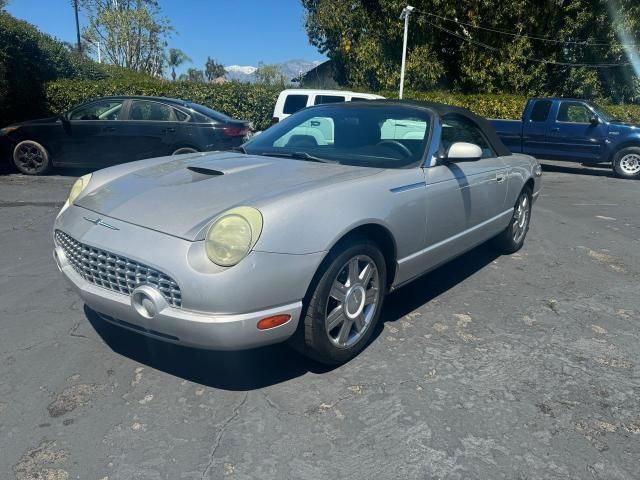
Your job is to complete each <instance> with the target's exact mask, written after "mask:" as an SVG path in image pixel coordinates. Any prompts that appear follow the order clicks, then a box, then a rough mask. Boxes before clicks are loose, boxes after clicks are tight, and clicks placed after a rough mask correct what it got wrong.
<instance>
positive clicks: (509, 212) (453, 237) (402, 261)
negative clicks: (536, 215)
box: [398, 208, 513, 264]
mask: <svg viewBox="0 0 640 480" xmlns="http://www.w3.org/2000/svg"><path fill="white" fill-rule="evenodd" d="M505 215H513V208H510V209H509V210H505V211H504V212H502V213H500V214H498V215H496V216H495V217H492V218H490V219H488V220H485V221H484V222H482V223H479V224H478V225H476V226H474V227H471V228H468V229H467V230H464V231H462V232H460V233H458V234H456V235H453V236H452V237H449V238H446V239H444V240H442V241H440V242H438V243H435V244H433V245H429V246H428V247H427V248H423V249H422V250H419V251H417V252H415V253H412V254H411V255H409V256H406V257H404V258H401V259H400V260H398V264H401V263H404V262H407V261H409V260H413V259H414V258H416V257H419V256H421V255H424V254H425V253H428V252H430V251H431V250H435V249H436V248H439V247H441V246H443V245H445V244H447V243H449V242H451V241H453V240H457V239H458V238H461V237H463V236H465V235H467V234H469V233H472V232H474V231H476V230H479V229H481V228H482V227H485V226H487V225H489V224H490V223H492V222H495V221H496V220H498V219H500V218H501V217H504V216H505Z"/></svg>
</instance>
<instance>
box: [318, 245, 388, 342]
mask: <svg viewBox="0 0 640 480" xmlns="http://www.w3.org/2000/svg"><path fill="white" fill-rule="evenodd" d="M379 300H380V274H379V272H378V269H377V268H376V264H375V262H374V261H373V260H372V259H371V258H370V257H368V256H367V255H358V256H356V257H353V258H352V259H350V260H349V261H348V262H347V263H345V264H344V265H343V266H342V268H340V270H339V271H338V275H337V276H336V278H335V279H334V280H333V284H332V286H331V291H330V292H329V298H328V299H327V305H326V310H325V329H326V332H327V336H328V337H329V340H330V341H331V343H332V344H333V345H335V346H336V347H339V348H349V347H351V346H352V345H354V344H355V343H357V342H358V340H360V339H361V338H362V336H363V335H364V334H365V332H366V331H367V330H368V329H369V327H370V325H371V321H372V320H373V318H374V316H375V314H376V310H377V308H378V304H379V303H380V301H379Z"/></svg>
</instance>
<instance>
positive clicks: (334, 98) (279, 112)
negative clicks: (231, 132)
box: [271, 88, 384, 123]
mask: <svg viewBox="0 0 640 480" xmlns="http://www.w3.org/2000/svg"><path fill="white" fill-rule="evenodd" d="M380 99H384V97H381V96H380V95H374V94H372V93H357V92H349V91H345V90H315V89H304V88H290V89H287V90H283V91H282V92H280V95H278V100H277V101H276V106H275V108H274V110H273V118H272V120H271V123H278V122H279V121H281V120H284V119H285V118H287V117H288V116H289V115H291V114H294V113H296V112H297V111H299V110H302V109H303V108H306V107H310V106H312V105H322V104H325V103H339V102H352V101H358V100H380Z"/></svg>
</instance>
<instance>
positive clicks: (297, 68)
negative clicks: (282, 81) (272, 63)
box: [224, 59, 322, 83]
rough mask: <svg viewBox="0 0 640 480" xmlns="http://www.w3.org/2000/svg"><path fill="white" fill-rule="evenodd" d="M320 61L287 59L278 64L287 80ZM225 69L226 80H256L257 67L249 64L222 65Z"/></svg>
mask: <svg viewBox="0 0 640 480" xmlns="http://www.w3.org/2000/svg"><path fill="white" fill-rule="evenodd" d="M321 63H322V62H319V61H317V60H316V61H309V60H301V59H295V60H288V61H286V62H283V63H279V64H278V66H279V67H280V70H282V73H283V74H284V76H285V78H286V79H287V82H289V81H291V79H292V78H296V77H298V76H300V75H302V74H303V73H306V72H308V71H309V70H311V69H312V68H315V67H317V66H318V65H319V64H321ZM224 69H225V70H226V71H227V73H226V75H225V78H227V79H228V80H238V81H240V82H248V83H253V82H255V81H256V77H255V73H256V70H257V69H258V67H253V66H251V65H244V66H243V65H229V66H226V67H224Z"/></svg>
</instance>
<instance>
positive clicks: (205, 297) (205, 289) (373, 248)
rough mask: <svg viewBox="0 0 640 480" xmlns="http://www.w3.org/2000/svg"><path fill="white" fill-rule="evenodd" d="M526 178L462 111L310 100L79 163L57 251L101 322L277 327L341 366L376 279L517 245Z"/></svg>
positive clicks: (221, 339) (154, 331) (389, 284)
mask: <svg viewBox="0 0 640 480" xmlns="http://www.w3.org/2000/svg"><path fill="white" fill-rule="evenodd" d="M540 176H541V169H540V165H539V164H538V163H537V162H536V160H535V159H534V158H532V157H529V156H526V155H512V154H511V153H510V152H509V151H508V150H507V149H506V148H505V147H504V145H503V144H502V143H501V142H500V140H499V139H498V138H497V136H496V134H495V132H494V131H493V129H492V128H491V127H490V126H489V125H488V124H487V122H486V121H485V120H484V119H482V118H479V117H477V116H475V115H473V114H472V113H470V112H469V111H467V110H464V109H460V108H454V107H450V106H447V105H441V104H436V103H412V102H406V101H371V102H353V103H346V104H345V103H343V104H330V105H320V106H317V107H312V108H308V109H305V110H302V111H300V112H298V113H296V114H294V115H292V116H291V117H289V118H287V119H286V120H284V121H283V122H281V123H279V124H277V125H275V126H273V127H271V128H269V129H268V130H266V131H265V132H263V133H262V134H260V135H258V136H256V137H254V138H253V139H252V140H250V141H249V142H248V143H245V144H244V146H243V147H240V148H239V149H238V150H237V151H234V152H226V153H200V154H188V155H180V156H176V157H163V158H155V159H149V160H142V161H138V162H133V163H128V164H123V165H118V166H115V167H111V168H107V169H104V170H100V171H98V172H95V173H93V174H90V175H86V176H84V177H81V178H80V179H79V180H78V181H77V182H76V183H75V185H74V186H73V188H72V190H71V193H70V195H69V199H68V201H67V202H66V204H65V205H64V207H63V208H62V210H61V212H60V214H59V215H58V217H57V219H56V221H55V226H54V231H53V236H54V242H55V252H54V257H55V259H56V262H57V264H58V267H59V268H60V270H61V271H62V273H63V274H64V276H65V277H66V278H67V279H68V280H69V281H70V282H71V284H72V285H73V287H75V289H76V290H77V291H78V293H79V294H80V296H81V297H82V298H83V300H84V301H85V303H86V304H87V305H88V306H89V307H90V308H91V309H92V310H94V311H95V312H97V313H98V314H99V315H100V317H102V318H103V319H104V320H106V321H108V322H111V323H113V324H116V325H119V326H122V327H124V328H127V329H130V330H133V331H135V332H140V333H142V334H144V335H148V336H150V337H154V338H157V339H161V340H166V341H169V342H175V343H179V344H184V345H189V346H194V347H201V348H209V349H219V350H234V349H246V348H252V347H257V346H260V345H265V344H271V343H276V342H282V341H285V340H289V341H290V342H291V344H292V345H293V346H294V347H295V348H297V349H298V350H300V351H302V352H304V353H305V354H307V355H309V356H311V357H312V358H314V359H316V360H318V361H321V362H325V363H328V364H338V363H342V362H345V361H348V360H349V359H350V358H352V357H353V356H355V355H356V354H357V353H358V352H360V351H361V350H362V349H363V348H364V347H365V345H366V344H367V342H368V340H369V339H370V338H371V335H372V333H373V332H374V329H375V327H376V323H377V321H378V319H379V316H380V311H381V309H382V304H383V300H384V297H385V294H386V293H387V292H389V291H391V290H394V289H397V288H399V287H401V286H402V285H404V284H406V283H408V282H410V281H412V280H414V279H416V278H417V277H419V276H421V275H423V274H425V273H427V272H429V271H430V270H432V269H434V268H435V267H437V266H439V265H441V264H443V263H444V262H446V261H448V260H450V259H452V258H454V257H456V256H458V255H460V254H462V253H464V252H466V251H468V250H470V249H471V248H473V247H474V246H476V245H478V244H480V243H482V242H485V241H487V240H491V241H492V243H493V244H494V245H495V246H496V247H498V248H499V249H501V251H503V252H505V253H512V252H515V251H516V250H518V249H519V248H520V247H521V246H522V244H523V242H524V239H525V236H526V234H527V231H528V228H529V221H530V219H531V207H532V202H533V201H534V200H535V199H536V197H537V196H538V193H539V191H540V186H541V185H540V183H541V182H540ZM478 301H482V300H481V299H479V300H478Z"/></svg>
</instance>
